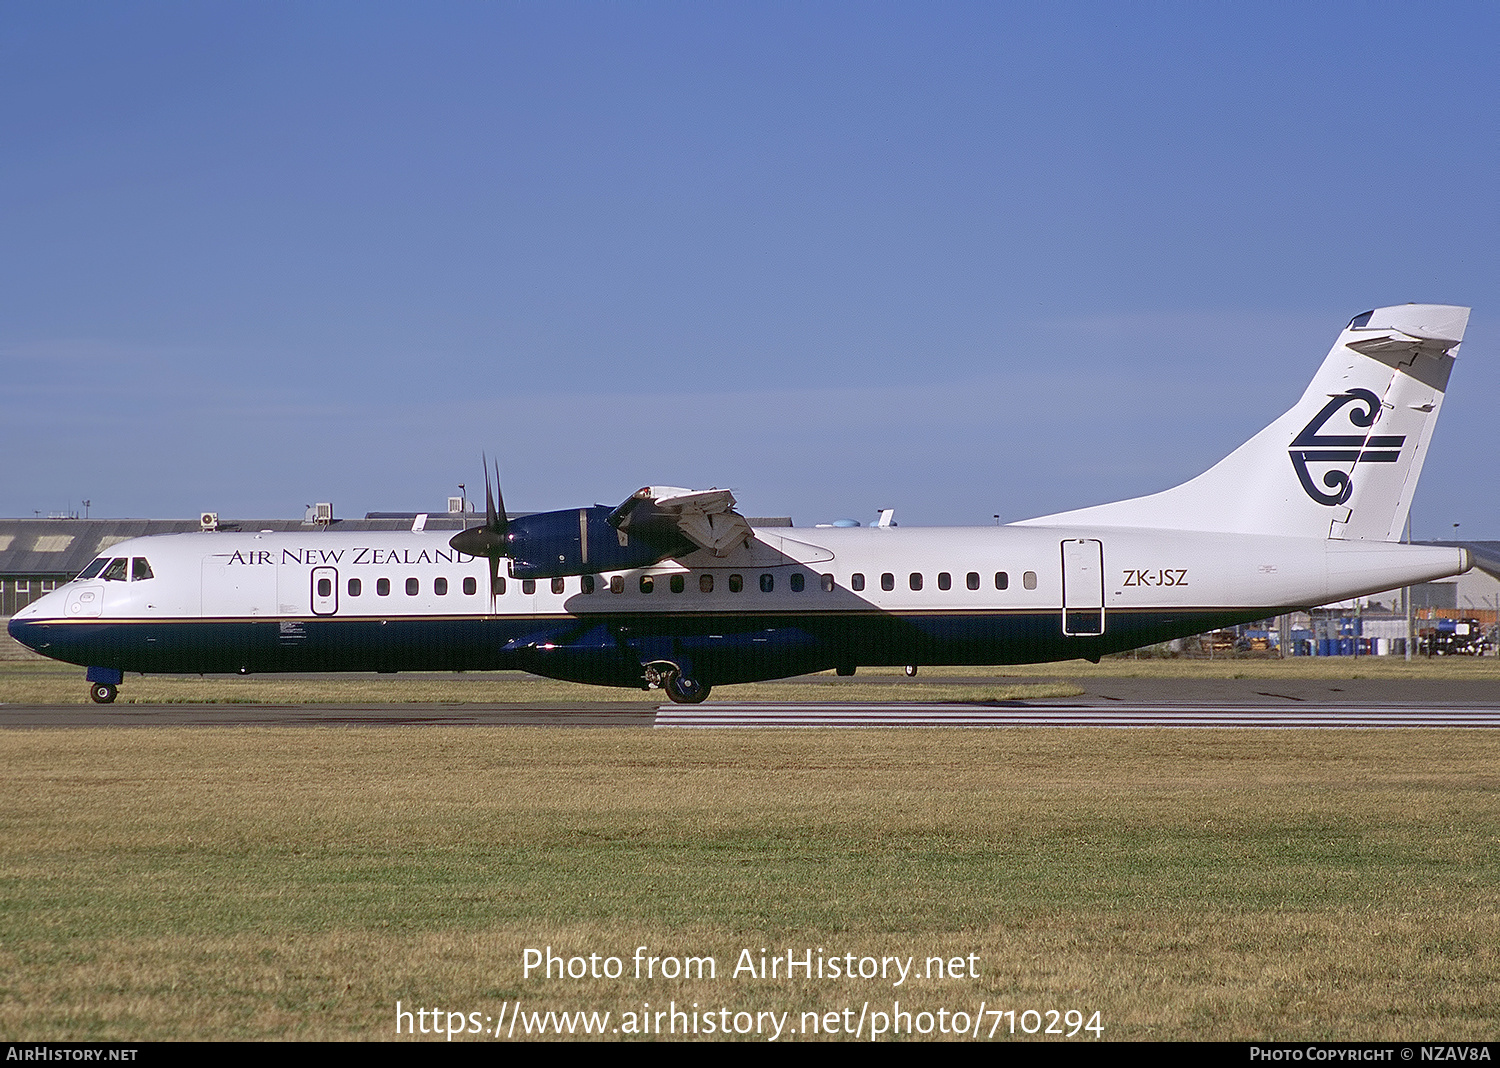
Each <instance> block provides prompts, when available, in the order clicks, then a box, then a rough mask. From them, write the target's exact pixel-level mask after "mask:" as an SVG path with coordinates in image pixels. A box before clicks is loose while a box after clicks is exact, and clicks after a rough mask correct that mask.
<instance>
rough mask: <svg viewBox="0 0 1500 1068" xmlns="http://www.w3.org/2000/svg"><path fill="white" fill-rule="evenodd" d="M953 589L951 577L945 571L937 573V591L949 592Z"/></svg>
mask: <svg viewBox="0 0 1500 1068" xmlns="http://www.w3.org/2000/svg"><path fill="white" fill-rule="evenodd" d="M952 588H953V576H952V575H950V574H948V572H946V571H939V572H938V589H940V590H951V589H952Z"/></svg>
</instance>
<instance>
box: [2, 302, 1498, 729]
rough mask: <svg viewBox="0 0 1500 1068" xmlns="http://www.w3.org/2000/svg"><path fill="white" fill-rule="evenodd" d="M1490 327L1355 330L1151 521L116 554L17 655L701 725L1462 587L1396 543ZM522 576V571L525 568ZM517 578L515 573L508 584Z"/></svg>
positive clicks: (139, 547) (664, 510)
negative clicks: (939, 668) (583, 705)
mask: <svg viewBox="0 0 1500 1068" xmlns="http://www.w3.org/2000/svg"><path fill="white" fill-rule="evenodd" d="M1468 317H1469V310H1468V309H1467V308H1456V307H1449V306H1445V305H1434V304H1407V305H1404V306H1400V307H1392V308H1380V309H1377V310H1375V311H1370V312H1365V313H1364V314H1363V315H1358V316H1355V318H1354V319H1353V320H1352V321H1351V322H1350V323H1349V325H1348V326H1347V327H1346V328H1345V329H1344V331H1343V332H1342V333H1341V334H1340V335H1339V338H1338V341H1337V343H1336V344H1335V345H1334V346H1333V350H1332V351H1331V352H1330V353H1329V354H1328V357H1327V359H1325V360H1324V361H1323V365H1322V367H1321V368H1319V370H1318V373H1317V374H1316V375H1315V376H1314V378H1313V380H1312V384H1311V385H1309V386H1308V388H1307V391H1306V392H1305V393H1303V395H1302V399H1301V400H1299V401H1298V402H1297V403H1296V405H1295V406H1293V407H1292V409H1291V410H1290V411H1288V412H1287V413H1286V414H1285V415H1283V416H1282V417H1281V418H1279V419H1277V420H1276V421H1275V422H1273V423H1272V424H1271V425H1270V426H1268V427H1266V429H1264V430H1262V431H1261V432H1260V433H1259V434H1256V435H1255V436H1254V437H1253V438H1251V439H1250V440H1249V441H1247V442H1246V443H1245V444H1244V445H1242V446H1240V447H1239V448H1238V449H1236V450H1235V451H1234V452H1233V453H1231V454H1230V455H1229V456H1228V457H1226V458H1225V459H1223V460H1221V461H1220V462H1219V463H1218V464H1216V465H1214V466H1213V467H1212V468H1210V469H1209V470H1208V471H1206V472H1204V473H1203V474H1201V475H1199V476H1198V477H1197V478H1194V479H1192V480H1191V481H1189V482H1185V483H1183V484H1182V485H1180V486H1177V487H1175V488H1173V489H1169V490H1165V491H1163V492H1161V493H1156V494H1153V495H1151V496H1148V497H1137V498H1134V499H1132V500H1126V501H1120V502H1117V503H1114V504H1105V505H1099V506H1097V507H1092V508H1083V509H1080V510H1078V511H1072V512H1063V513H1060V514H1058V515H1049V516H1044V517H1042V518H1040V519H1030V520H1026V521H1025V522H1021V523H1012V524H1010V525H1008V526H1003V527H975V528H953V529H945V528H928V529H920V528H919V529H912V528H905V529H901V528H895V527H876V528H861V529H840V528H817V529H811V530H809V529H792V530H790V531H785V528H777V529H770V528H762V529H753V528H752V527H751V526H750V525H749V523H748V522H746V520H745V519H744V518H743V517H742V516H741V515H740V514H739V513H737V512H736V511H734V504H735V501H734V498H733V497H732V496H731V495H730V494H729V493H728V492H727V491H723V490H709V491H703V492H696V493H695V492H690V491H687V490H680V489H674V488H663V487H647V488H645V489H642V490H640V491H639V492H637V493H635V494H633V495H632V496H631V497H629V498H628V499H627V500H626V501H625V502H624V503H623V504H621V505H620V506H619V507H618V508H614V509H610V508H608V507H604V506H598V505H596V506H594V507H592V508H577V509H568V510H564V511H559V512H545V513H538V514H534V515H525V516H518V517H516V518H509V517H507V515H506V513H505V510H504V503H503V501H502V502H501V503H500V505H499V506H498V507H497V506H496V504H495V501H494V498H493V494H492V493H491V491H490V489H489V477H488V467H486V478H485V482H486V491H485V495H486V498H487V501H486V504H487V513H486V518H485V522H484V525H483V526H478V527H474V528H471V529H468V530H464V531H461V532H460V533H459V534H457V535H456V536H454V537H452V538H451V539H445V538H444V537H443V536H442V535H440V534H436V533H423V532H420V531H417V530H413V531H411V532H400V533H393V534H382V533H370V532H359V533H333V532H322V533H309V534H270V533H262V534H250V533H227V532H225V533H220V532H205V533H192V534H172V535H161V536H157V537H147V538H139V539H136V540H133V541H126V542H121V543H120V544H117V545H115V546H113V547H111V548H110V549H109V551H108V555H106V556H103V557H100V558H99V559H97V560H95V561H94V562H93V563H92V564H90V565H89V566H88V567H87V568H86V569H84V571H83V572H82V573H81V574H80V575H79V576H78V578H76V579H75V580H73V581H72V582H70V583H68V584H67V585H65V586H63V587H61V588H59V589H58V590H56V591H54V592H52V593H49V594H47V595H46V596H45V597H42V598H41V599H39V600H37V601H35V602H33V603H32V604H31V605H29V606H28V607H26V608H25V609H23V610H22V611H20V612H19V613H17V614H16V616H15V618H14V619H13V620H12V621H11V623H10V633H11V634H12V635H13V636H14V637H15V638H16V639H17V640H18V641H20V642H22V643H23V644H25V645H28V646H30V647H31V648H33V649H36V650H37V651H38V652H41V653H44V654H46V655H47V656H51V657H55V658H56V659H59V660H65V661H68V662H71V663H75V664H80V665H85V666H87V668H88V673H87V677H88V680H89V682H90V683H91V685H92V695H93V698H94V700H96V701H99V702H108V701H112V700H114V698H115V695H116V687H117V686H118V685H119V684H120V682H121V680H122V678H123V673H124V672H127V671H138V672H231V671H233V672H245V673H249V672H265V671H396V670H400V671H439V670H462V669H471V670H479V669H502V668H517V669H521V670H524V671H530V672H534V673H536V674H538V675H546V676H550V677H552V678H558V679H569V680H574V681H579V682H589V683H599V684H603V685H610V686H633V687H658V686H659V687H660V688H661V689H663V690H665V691H666V693H667V696H669V697H670V698H671V699H672V700H673V701H678V702H696V701H701V700H703V698H704V697H706V696H707V694H708V691H709V687H710V686H713V685H715V684H720V683H736V682H754V681H759V680H764V679H774V678H782V677H785V676H788V675H797V674H802V673H805V672H810V671H821V670H827V669H830V668H834V669H837V670H838V671H839V672H840V673H841V674H850V673H852V672H853V671H854V669H855V668H856V667H857V666H859V665H879V664H887V665H915V664H1015V663H1028V662H1037V661H1047V660H1065V659H1072V658H1076V657H1086V658H1089V659H1094V660H1097V659H1098V658H1099V657H1100V656H1102V655H1104V654H1105V653H1112V652H1117V651H1120V650H1125V649H1132V648H1136V647H1139V646H1142V645H1147V644H1150V643H1152V642H1159V641H1164V640H1166V639H1169V638H1176V637H1182V636H1185V635H1189V634H1196V633H1199V632H1202V631H1205V630H1209V629H1212V628H1216V627H1221V626H1228V625H1231V624H1235V623H1241V622H1246V621H1249V620H1255V619H1263V618H1265V617H1267V616H1272V615H1276V614H1279V613H1282V612H1285V611H1289V610H1291V609H1294V608H1305V607H1308V606H1311V605H1318V604H1325V603H1327V602H1329V601H1337V600H1343V599H1346V598H1350V597H1356V596H1359V595H1362V594H1369V593H1376V592H1379V591H1381V590H1389V589H1392V588H1395V587H1398V586H1406V585H1411V584H1414V583H1420V582H1427V581H1430V580H1432V579H1438V578H1444V577H1447V576H1450V575H1456V574H1459V573H1461V572H1463V571H1466V570H1467V569H1468V568H1469V566H1470V557H1469V554H1468V553H1467V552H1466V551H1465V550H1463V549H1454V548H1440V547H1432V546H1414V545H1403V544H1400V543H1399V542H1398V541H1397V538H1398V537H1399V532H1400V531H1401V528H1402V525H1403V524H1404V522H1405V520H1406V515H1407V511H1408V509H1409V508H1410V506H1411V499H1412V493H1413V491H1414V490H1415V489H1416V485H1417V476H1418V474H1419V473H1420V472H1421V469H1422V463H1423V461H1424V459H1425V458H1426V455H1427V448H1428V442H1429V440H1430V439H1431V436H1432V430H1433V425H1434V423H1435V421H1436V419H1437V415H1438V409H1439V407H1440V406H1441V405H1442V402H1443V393H1444V390H1445V388H1446V386H1447V383H1448V374H1449V371H1450V370H1451V369H1452V367H1453V358H1454V354H1455V353H1456V352H1457V350H1458V346H1459V342H1460V341H1462V339H1463V334H1464V327H1465V326H1466V325H1467V323H1468ZM502 561H503V562H504V567H503V568H502ZM502 572H504V573H502Z"/></svg>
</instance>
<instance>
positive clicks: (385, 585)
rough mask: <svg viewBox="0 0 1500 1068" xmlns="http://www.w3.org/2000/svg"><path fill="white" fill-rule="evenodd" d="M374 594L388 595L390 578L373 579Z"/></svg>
mask: <svg viewBox="0 0 1500 1068" xmlns="http://www.w3.org/2000/svg"><path fill="white" fill-rule="evenodd" d="M375 595H376V596H377V597H389V596H390V595H391V580H390V579H376V580H375Z"/></svg>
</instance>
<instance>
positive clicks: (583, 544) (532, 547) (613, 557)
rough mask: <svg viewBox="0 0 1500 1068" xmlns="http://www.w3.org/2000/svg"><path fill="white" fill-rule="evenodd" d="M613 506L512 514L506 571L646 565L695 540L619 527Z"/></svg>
mask: <svg viewBox="0 0 1500 1068" xmlns="http://www.w3.org/2000/svg"><path fill="white" fill-rule="evenodd" d="M616 511H617V510H616V509H611V508H606V507H604V506H603V505H595V506H594V507H592V508H566V509H563V510H562V511H559V512H537V513H536V514H534V515H525V516H520V517H518V518H515V519H512V520H510V523H509V529H508V530H507V532H506V535H505V541H506V546H507V548H506V555H507V556H509V557H510V573H511V575H512V576H514V577H515V578H557V577H560V576H563V575H588V574H595V573H597V572H600V571H627V570H629V569H631V568H636V567H650V566H651V565H652V564H655V563H658V562H659V561H662V560H665V559H667V558H668V557H670V556H678V555H682V554H686V553H689V552H692V551H694V550H695V549H696V548H697V546H696V545H694V544H693V543H692V542H690V541H688V539H687V538H685V537H683V536H682V535H681V534H679V533H677V532H676V531H670V532H668V531H658V530H653V531H651V532H649V533H648V534H646V536H645V537H643V536H642V535H641V533H640V532H636V533H626V532H625V531H622V530H617V529H616V528H615V527H614V526H612V525H611V524H610V522H609V518H610V516H611V515H613V514H614V513H615V512H616Z"/></svg>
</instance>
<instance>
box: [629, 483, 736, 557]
mask: <svg viewBox="0 0 1500 1068" xmlns="http://www.w3.org/2000/svg"><path fill="white" fill-rule="evenodd" d="M734 504H735V501H734V494H732V493H730V492H729V491H728V490H721V489H711V490H697V491H694V490H687V489H681V488H679V487H677V486H643V487H641V488H640V489H638V490H636V491H635V492H634V493H632V494H631V495H630V496H629V497H627V498H626V499H625V501H624V503H622V504H621V505H620V507H618V508H616V509H615V510H614V511H613V512H611V513H610V514H609V520H608V522H609V525H610V526H612V527H614V528H615V529H616V530H618V531H620V533H622V534H629V535H631V536H632V537H637V538H640V539H641V540H642V541H645V542H648V543H649V542H651V541H653V540H657V541H660V540H662V539H665V538H670V537H674V536H676V537H682V538H686V539H687V540H688V541H690V542H692V543H693V544H694V545H696V546H698V548H700V549H707V550H708V551H709V552H711V553H713V554H714V555H715V556H725V555H728V554H729V553H731V552H733V551H734V550H735V549H737V548H739V547H740V546H741V545H744V544H745V543H746V542H747V541H749V540H750V539H751V538H753V537H754V536H755V533H754V531H752V530H751V529H750V524H749V523H748V522H747V521H746V520H745V517H744V516H742V515H740V514H739V513H738V512H736V511H735V510H734Z"/></svg>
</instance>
